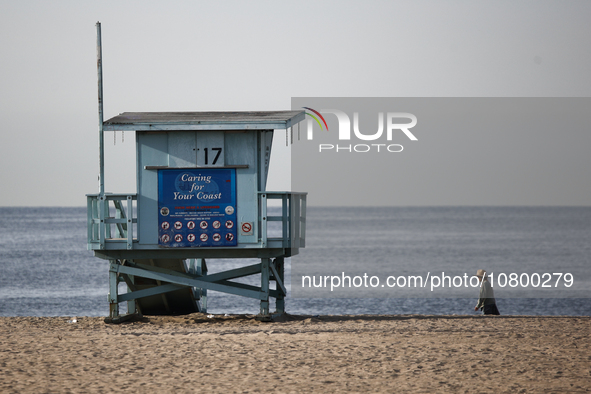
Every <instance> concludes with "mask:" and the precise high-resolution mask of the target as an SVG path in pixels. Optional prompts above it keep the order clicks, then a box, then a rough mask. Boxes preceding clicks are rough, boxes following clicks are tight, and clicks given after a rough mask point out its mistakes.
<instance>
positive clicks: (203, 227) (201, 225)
mask: <svg viewBox="0 0 591 394" xmlns="http://www.w3.org/2000/svg"><path fill="white" fill-rule="evenodd" d="M199 227H201V228H202V229H204V230H205V229H206V228H207V222H206V221H205V220H202V221H201V223H199Z"/></svg>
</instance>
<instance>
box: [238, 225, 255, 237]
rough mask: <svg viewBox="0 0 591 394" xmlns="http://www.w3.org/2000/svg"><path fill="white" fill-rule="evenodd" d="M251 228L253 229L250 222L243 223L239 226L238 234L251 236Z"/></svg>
mask: <svg viewBox="0 0 591 394" xmlns="http://www.w3.org/2000/svg"><path fill="white" fill-rule="evenodd" d="M252 227H253V223H252V222H244V223H242V225H240V233H241V234H242V235H252V234H253V232H252Z"/></svg>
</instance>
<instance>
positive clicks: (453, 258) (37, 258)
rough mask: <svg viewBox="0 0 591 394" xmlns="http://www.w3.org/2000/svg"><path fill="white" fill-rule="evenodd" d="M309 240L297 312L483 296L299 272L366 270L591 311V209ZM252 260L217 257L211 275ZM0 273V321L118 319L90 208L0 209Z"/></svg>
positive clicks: (328, 217) (213, 302)
mask: <svg viewBox="0 0 591 394" xmlns="http://www.w3.org/2000/svg"><path fill="white" fill-rule="evenodd" d="M306 238H307V239H306V248H305V249H302V250H301V254H300V255H299V256H296V257H294V258H293V261H289V259H288V261H287V264H286V274H287V280H286V282H287V286H288V291H289V294H288V298H287V299H286V309H287V312H289V313H292V314H312V315H316V314H474V313H475V312H474V311H473V306H474V305H475V302H476V298H477V296H478V289H471V288H470V289H464V292H463V293H458V294H456V293H453V292H449V291H448V292H445V291H443V292H440V293H429V294H425V293H421V294H419V293H416V294H413V293H409V292H408V291H407V292H405V291H402V292H399V293H395V292H390V290H391V289H386V290H380V289H377V290H376V289H372V288H359V289H351V288H348V289H341V290H342V291H340V292H338V291H337V292H330V291H329V289H327V288H323V289H317V288H314V289H306V288H302V286H301V283H300V281H301V276H302V275H333V274H340V273H341V272H346V273H347V274H351V275H357V274H362V273H363V272H366V273H368V274H370V275H375V276H380V277H381V278H382V279H383V278H385V277H386V276H387V275H391V274H396V275H407V274H408V275H410V274H423V273H425V272H427V271H428V272H433V273H434V274H435V273H437V272H441V271H445V272H447V273H449V274H450V275H451V274H454V275H455V274H459V273H462V272H467V273H473V272H475V270H476V269H478V268H485V269H487V270H489V271H491V270H492V271H496V272H497V273H499V272H502V271H506V272H507V273H508V272H510V271H511V270H513V271H516V272H526V273H529V274H531V273H533V272H539V273H543V272H549V273H552V272H556V271H557V270H561V271H562V272H567V271H568V272H571V273H572V275H573V277H574V282H575V284H576V286H575V287H571V288H565V287H564V286H563V287H561V288H554V289H545V290H544V291H545V292H544V293H532V294H533V296H532V294H530V293H519V292H517V293H514V292H511V290H512V289H510V288H509V287H505V288H502V289H495V292H496V295H497V304H498V306H499V309H500V311H501V313H502V314H508V315H585V316H589V315H591V305H590V303H589V301H590V299H589V298H590V297H591V293H590V292H589V291H588V290H587V289H589V288H590V286H591V283H590V282H589V280H590V278H591V275H589V274H590V273H591V242H590V241H591V208H590V207H507V208H500V207H495V208H490V207H489V208H487V207H453V208H443V207H441V208H316V207H311V208H309V209H308V219H307V237H306ZM247 264H252V261H243V260H232V259H228V260H218V261H213V260H210V261H208V267H209V270H210V272H216V271H222V270H226V269H229V268H233V267H238V266H241V265H247ZM0 272H1V274H0V316H106V315H107V314H108V302H107V293H108V263H107V262H106V261H104V260H101V259H98V258H95V257H94V256H93V253H92V252H91V251H88V250H87V249H86V208H34V207H33V208H28V207H22V208H0ZM290 278H291V280H293V282H294V283H293V284H292V283H291V280H290ZM246 283H253V284H255V283H256V278H250V279H247V280H246ZM398 290H400V289H398ZM538 290H539V289H538ZM574 290H576V291H574ZM294 295H295V296H296V297H294ZM272 307H273V303H272ZM258 310H259V305H258V302H257V301H256V300H251V299H245V298H242V297H237V296H232V295H226V294H223V293H218V292H211V291H210V292H209V297H208V312H210V313H253V314H254V313H258Z"/></svg>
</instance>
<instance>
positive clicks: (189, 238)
mask: <svg viewBox="0 0 591 394" xmlns="http://www.w3.org/2000/svg"><path fill="white" fill-rule="evenodd" d="M187 241H189V242H193V241H195V234H189V235H187Z"/></svg>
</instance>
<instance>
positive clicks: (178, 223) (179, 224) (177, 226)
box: [174, 222, 183, 230]
mask: <svg viewBox="0 0 591 394" xmlns="http://www.w3.org/2000/svg"><path fill="white" fill-rule="evenodd" d="M174 228H175V229H177V230H180V229H181V228H183V223H182V222H174Z"/></svg>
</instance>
